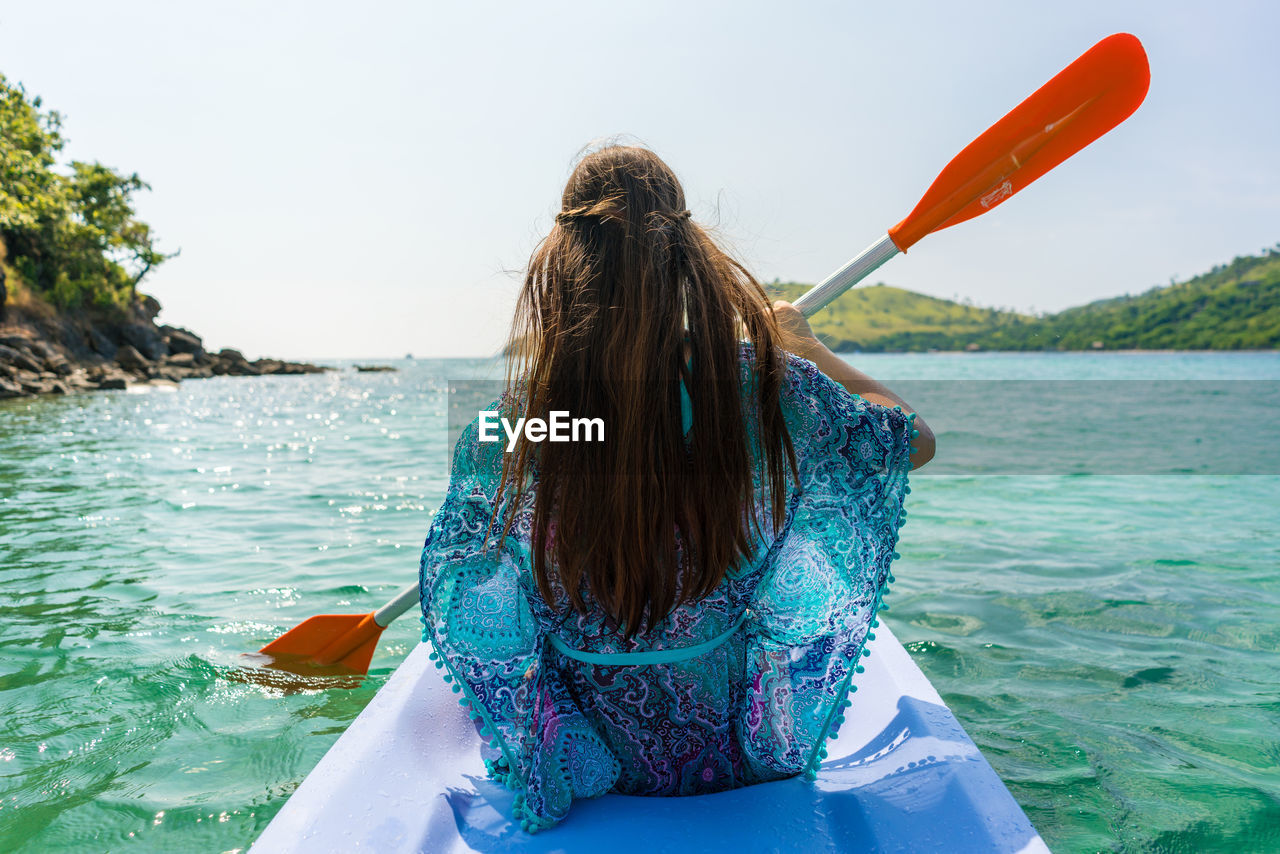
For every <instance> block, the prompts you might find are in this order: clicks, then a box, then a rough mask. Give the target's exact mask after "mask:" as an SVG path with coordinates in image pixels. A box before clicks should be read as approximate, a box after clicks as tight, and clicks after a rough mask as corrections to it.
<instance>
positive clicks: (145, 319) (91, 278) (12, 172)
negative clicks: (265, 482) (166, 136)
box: [0, 75, 326, 398]
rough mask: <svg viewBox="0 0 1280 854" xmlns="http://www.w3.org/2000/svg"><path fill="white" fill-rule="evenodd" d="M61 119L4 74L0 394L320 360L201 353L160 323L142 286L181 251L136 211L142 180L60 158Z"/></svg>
mask: <svg viewBox="0 0 1280 854" xmlns="http://www.w3.org/2000/svg"><path fill="white" fill-rule="evenodd" d="M61 127H62V117H61V116H60V115H59V114H58V113H56V112H53V111H44V110H42V109H41V103H40V99H39V98H31V97H28V95H27V93H26V91H25V90H24V89H23V87H22V86H21V85H20V84H18V85H15V84H11V83H9V82H8V81H7V80H6V79H5V78H4V76H3V75H0V398H4V397H20V396H24V395H31V394H66V393H68V392H71V391H80V390H88V389H95V388H100V389H122V388H125V387H127V386H128V385H129V384H130V383H149V382H176V381H178V380H182V379H187V378H192V377H211V376H216V375H222V374H236V375H250V376H257V375H261V374H300V373H314V372H318V371H323V370H326V369H325V368H321V367H318V366H316V365H311V364H306V363H303V362H287V361H282V360H280V359H257V360H255V361H250V360H248V359H246V358H245V357H244V355H243V354H241V353H240V352H239V351H238V350H232V349H223V350H220V351H218V352H217V353H212V352H208V351H206V350H205V348H204V343H203V341H202V340H201V338H200V336H198V335H196V334H195V333H193V332H191V331H190V330H188V329H181V328H179V327H174V326H166V325H161V324H157V323H156V322H155V318H156V315H157V314H159V312H160V303H159V302H157V301H156V300H155V298H153V297H150V296H147V295H146V294H143V293H140V292H139V291H138V286H139V285H140V284H141V283H142V281H143V280H144V279H145V278H146V276H147V275H148V274H149V273H151V272H152V271H154V270H155V269H156V268H157V267H159V266H160V265H161V264H163V263H164V262H165V261H167V260H169V259H170V258H172V257H174V256H175V255H177V254H178V253H177V252H176V251H175V252H172V253H165V252H162V251H161V250H160V249H159V248H158V247H157V246H156V240H155V237H154V236H153V235H152V233H151V227H150V226H149V225H147V224H146V223H145V222H142V221H141V220H139V219H138V218H137V216H136V215H135V213H134V203H133V197H134V195H135V194H136V193H138V192H140V191H142V190H145V189H148V187H147V184H146V183H145V182H143V181H142V179H141V178H139V177H138V175H137V174H136V173H135V174H129V175H126V174H123V173H121V172H117V171H115V170H114V169H111V168H110V167H107V166H104V165H102V164H101V163H86V162H83V161H78V160H76V161H72V162H71V163H70V164H69V167H68V168H66V169H61V170H60V169H57V168H55V165H56V157H57V153H58V152H59V151H61V150H62V147H63V143H64V140H63V137H62V133H61Z"/></svg>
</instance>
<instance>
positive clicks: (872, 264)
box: [261, 33, 1151, 675]
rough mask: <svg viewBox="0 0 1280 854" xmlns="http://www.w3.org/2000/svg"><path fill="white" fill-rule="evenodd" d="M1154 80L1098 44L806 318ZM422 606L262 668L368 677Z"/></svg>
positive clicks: (1085, 140)
mask: <svg viewBox="0 0 1280 854" xmlns="http://www.w3.org/2000/svg"><path fill="white" fill-rule="evenodd" d="M1150 80H1151V73H1150V70H1149V69H1148V67H1147V56H1146V53H1144V52H1143V50H1142V44H1141V43H1140V42H1139V41H1138V40H1137V38H1135V37H1134V36H1131V35H1128V34H1126V33H1119V34H1116V35H1113V36H1108V37H1107V38H1105V39H1103V40H1102V41H1100V42H1098V43H1097V44H1096V45H1094V46H1093V47H1092V48H1090V49H1089V50H1088V52H1086V53H1085V54H1084V55H1083V56H1081V57H1080V58H1079V59H1077V60H1076V61H1075V62H1073V63H1071V64H1070V65H1068V66H1067V67H1066V68H1064V69H1063V70H1062V71H1061V72H1060V73H1059V74H1058V76H1056V77H1054V78H1053V79H1052V80H1050V81H1049V82H1048V83H1046V84H1044V85H1043V86H1041V87H1040V88H1039V89H1037V90H1036V91H1035V92H1033V93H1032V94H1031V97H1029V98H1027V99H1026V100H1025V101H1023V102H1022V103H1021V104H1019V105H1018V106H1017V107H1014V108H1013V110H1012V111H1011V112H1010V113H1009V114H1008V115H1006V116H1005V117H1004V118H1002V119H1001V120H1000V121H998V122H996V123H995V124H994V125H992V126H991V127H990V128H989V129H988V130H987V131H986V133H984V134H982V136H980V137H978V138H977V139H975V140H974V141H973V142H971V143H969V145H968V146H967V147H966V148H965V149H964V151H961V152H960V153H959V154H957V155H956V156H955V159H953V160H952V161H951V162H950V163H948V164H947V168H945V169H943V170H942V172H941V174H939V175H938V177H937V178H936V179H934V182H933V186H931V187H930V188H929V190H928V192H926V193H925V194H924V197H923V198H922V199H920V203H919V204H917V205H916V207H915V210H913V211H912V212H911V213H910V214H908V215H907V218H906V219H904V220H903V221H902V222H900V223H898V224H897V225H895V226H894V227H893V228H891V229H889V233H888V234H887V235H885V236H884V237H882V238H881V239H880V240H879V241H877V242H876V243H874V244H872V245H871V246H870V247H869V248H868V249H867V250H866V251H864V252H863V253H862V254H861V255H859V256H858V257H856V258H854V259H853V260H852V261H850V262H849V263H848V264H846V265H845V266H844V267H842V268H840V269H839V270H838V271H836V272H835V273H833V274H832V275H831V276H829V277H827V279H826V280H825V281H823V282H822V284H820V285H818V286H817V287H815V288H814V289H813V290H811V291H809V292H808V293H806V294H805V295H804V296H802V297H800V299H798V300H796V303H795V305H796V308H798V309H800V310H801V311H803V312H804V314H805V315H806V316H811V315H812V314H814V312H816V311H818V310H819V309H821V308H822V307H823V306H825V305H827V304H828V303H830V302H831V301H832V300H833V299H835V298H836V297H838V296H840V294H842V293H844V292H845V291H846V290H848V289H849V288H850V287H852V286H853V285H855V284H856V283H858V282H859V281H861V280H862V279H863V278H865V277H866V276H867V275H868V274H870V273H871V272H872V271H873V270H875V269H876V268H877V267H879V266H880V265H881V264H883V263H884V262H885V261H887V260H889V259H890V258H892V257H893V256H894V255H896V254H898V252H906V251H907V249H908V248H910V247H911V246H912V245H914V244H915V243H916V241H918V240H920V238H922V237H924V236H925V235H927V234H932V233H933V232H935V231H938V230H940V229H943V228H946V227H948V226H951V225H955V224H956V223H958V222H964V221H965V220H966V219H972V218H973V217H975V216H978V215H979V214H983V213H986V212H987V211H989V210H991V209H992V208H994V207H995V206H996V205H998V204H1000V203H1001V202H1003V201H1004V200H1005V199H1007V198H1009V197H1010V196H1012V195H1013V194H1014V193H1017V192H1018V191H1019V190H1021V189H1022V188H1023V187H1025V186H1027V185H1028V184H1030V183H1031V182H1032V181H1034V180H1035V179H1037V178H1039V177H1040V176H1041V175H1043V174H1044V173H1046V172H1048V171H1049V170H1050V169H1052V168H1053V167H1055V166H1057V165H1058V164H1059V163H1061V162H1062V161H1064V160H1066V159H1067V158H1068V157H1070V156H1071V155H1073V154H1075V153H1076V152H1077V151H1079V150H1080V149H1082V148H1084V147H1085V146H1086V145H1088V144H1089V143H1091V142H1093V141H1094V140H1095V139H1097V138H1098V137H1100V136H1102V135H1103V134H1104V133H1106V132H1107V131H1109V130H1111V129H1112V128H1113V127H1115V126H1116V125H1118V124H1120V122H1122V121H1124V120H1125V119H1126V118H1128V116H1129V115H1130V114H1131V113H1132V112H1133V111H1134V110H1136V109H1137V108H1138V105H1139V104H1141V103H1142V99H1143V98H1144V97H1145V96H1146V94H1147V86H1148V84H1149V83H1150ZM417 602H418V585H416V584H414V585H411V586H409V587H406V588H405V589H404V590H403V591H401V592H400V594H399V595H397V596H396V597H395V598H394V599H392V600H391V601H390V602H388V603H387V604H386V605H383V606H382V607H381V608H379V609H378V610H376V611H371V612H370V613H368V614H323V615H321V616H318V617H312V618H311V619H309V620H307V621H305V622H303V623H301V624H300V625H299V626H297V627H296V628H294V629H291V630H289V631H288V632H286V633H285V634H283V635H281V636H280V637H279V638H277V639H276V640H274V641H272V642H271V643H269V644H267V645H266V646H264V647H263V648H262V650H261V654H262V655H266V656H269V657H270V659H271V661H270V662H269V664H268V666H270V667H273V668H275V669H280V670H288V671H291V672H295V673H300V674H304V675H309V674H317V673H323V674H332V673H334V672H335V671H346V672H349V673H367V672H368V670H369V661H370V659H372V658H373V651H374V648H375V647H376V646H377V645H378V638H379V637H380V636H381V635H382V630H383V629H384V628H386V627H387V626H388V625H390V624H391V621H392V620H394V619H395V618H396V617H399V616H400V615H401V614H403V613H404V612H405V611H407V610H409V609H410V608H411V607H413V606H414V605H415V604H417Z"/></svg>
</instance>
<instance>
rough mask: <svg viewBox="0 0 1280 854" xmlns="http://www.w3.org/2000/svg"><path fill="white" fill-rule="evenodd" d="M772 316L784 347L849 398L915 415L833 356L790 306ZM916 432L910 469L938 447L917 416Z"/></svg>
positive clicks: (878, 384) (776, 307) (776, 308)
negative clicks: (862, 398) (824, 375)
mask: <svg viewBox="0 0 1280 854" xmlns="http://www.w3.org/2000/svg"><path fill="white" fill-rule="evenodd" d="M773 313H774V316H775V317H777V318H778V326H780V327H781V328H782V332H783V337H784V346H786V348H787V349H788V350H789V351H791V352H792V353H795V354H796V355H797V356H799V357H800V358H802V359H808V360H809V361H810V362H813V363H814V364H815V365H817V366H818V370H820V371H822V372H823V373H824V374H826V375H827V376H829V377H830V378H831V379H833V380H835V381H836V382H838V383H840V385H842V386H844V387H845V388H846V389H848V390H849V392H850V393H851V394H857V395H861V396H862V397H864V398H866V399H867V400H869V401H871V402H872V403H878V404H880V405H881V406H901V407H902V411H903V412H907V413H911V412H915V410H914V409H912V408H911V407H910V406H909V405H908V404H907V402H906V401H905V400H903V399H902V398H900V397H898V396H897V395H896V394H894V393H893V392H892V391H890V390H889V388H888V387H886V386H885V385H884V384H883V383H881V382H878V381H877V380H875V379H873V378H872V377H869V376H867V375H866V374H864V373H863V372H862V371H859V370H858V369H857V368H855V367H853V366H852V365H850V364H849V363H848V362H846V361H844V360H843V359H841V358H840V357H839V356H837V355H836V354H835V353H832V352H831V351H830V350H829V349H828V348H827V346H826V345H825V344H823V343H822V342H821V341H819V340H818V339H817V338H816V337H815V336H814V334H813V330H812V329H810V328H809V321H808V320H806V319H805V317H804V315H803V314H801V313H800V309H798V308H796V307H795V306H793V305H792V304H791V303H789V302H785V301H783V300H779V301H777V302H775V303H774V304H773ZM915 428H916V429H917V430H919V431H920V435H919V436H917V437H916V438H915V439H913V440H912V441H913V443H914V444H915V446H916V448H918V449H919V450H917V451H915V452H914V453H912V454H911V467H912V468H913V469H918V468H920V466H922V465H924V464H925V463H927V462H929V460H931V459H933V453H934V451H935V450H936V449H937V444H936V442H935V440H934V437H933V431H932V430H930V429H929V425H928V424H927V423H925V420H924V419H923V418H921V417H920V415H919V413H917V414H916V420H915Z"/></svg>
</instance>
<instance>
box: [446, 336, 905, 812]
mask: <svg viewBox="0 0 1280 854" xmlns="http://www.w3.org/2000/svg"><path fill="white" fill-rule="evenodd" d="M738 364H739V380H740V383H741V387H742V394H741V399H742V400H744V401H748V402H755V401H757V400H758V391H759V387H760V383H759V377H758V375H757V373H756V371H757V366H758V361H757V352H756V350H755V349H754V348H753V347H752V346H751V345H747V344H744V345H741V347H740V349H739V354H738ZM696 367H697V366H696V364H695V370H694V372H693V373H694V375H695V376H696V373H697V372H696ZM695 388H696V386H695ZM777 401H778V408H779V411H780V413H781V415H782V418H783V421H784V422H785V426H786V430H787V432H788V433H789V434H790V436H792V437H794V438H793V443H794V452H795V470H794V477H793V478H791V479H790V480H789V481H788V483H787V486H786V489H785V490H784V491H783V494H782V498H783V507H784V512H783V513H782V514H781V516H780V517H779V518H778V520H777V522H776V523H774V521H773V519H772V517H771V516H770V514H769V513H768V512H762V513H761V514H760V517H761V518H763V519H764V522H763V524H761V525H760V526H758V527H757V528H756V529H754V531H755V534H754V536H755V542H753V543H751V544H750V548H749V549H748V552H749V558H747V559H743V560H741V561H739V562H738V563H737V565H736V566H735V567H734V568H733V569H731V570H729V571H727V572H724V573H723V575H722V578H721V580H720V582H719V583H718V584H717V585H716V586H715V587H714V589H713V590H712V591H711V592H710V593H709V594H707V595H702V596H697V597H692V598H685V597H684V596H683V593H684V591H683V590H680V589H679V586H680V580H679V578H677V579H676V588H677V589H676V591H675V599H676V600H677V602H678V604H676V605H675V607H674V608H673V609H672V610H670V611H669V612H668V613H667V614H666V616H665V617H664V618H663V619H660V620H656V621H652V624H651V625H648V626H646V628H645V630H644V631H643V632H640V633H634V634H633V633H628V632H626V631H624V628H625V627H624V626H621V625H620V623H619V621H618V619H617V618H616V617H615V616H614V614H613V612H612V611H611V610H610V609H609V608H608V607H607V606H605V605H604V604H603V603H601V602H600V601H599V599H598V598H597V597H596V596H594V594H593V591H592V590H591V589H590V586H589V585H587V586H581V587H580V588H579V590H578V600H579V603H578V604H579V606H580V607H578V606H575V605H574V602H573V601H572V600H573V597H571V596H570V595H569V594H568V592H567V591H566V590H565V589H564V587H563V585H562V584H561V583H560V581H559V578H560V576H559V575H558V574H557V573H556V572H555V566H554V564H553V565H552V567H551V569H552V572H551V573H549V582H550V583H548V584H540V583H539V579H538V577H537V573H536V571H535V555H536V553H537V544H536V539H537V537H536V531H537V526H536V513H535V510H534V505H535V501H536V496H537V490H538V488H539V484H538V480H537V476H538V472H537V469H536V467H535V468H534V469H533V470H532V471H531V474H530V480H529V481H528V482H527V488H526V489H524V490H523V491H521V492H519V493H518V495H519V498H518V500H516V501H515V506H514V507H513V508H512V507H504V506H503V498H502V496H504V495H512V494H513V493H512V492H511V490H510V489H507V488H505V487H504V479H503V474H504V463H505V460H504V458H503V452H502V446H501V445H500V444H489V443H481V442H478V441H477V435H476V429H475V426H474V425H473V427H472V428H471V429H469V430H468V431H467V432H466V433H464V434H463V437H462V438H461V440H460V441H459V442H458V446H457V449H456V451H455V462H454V471H453V477H452V480H451V483H450V488H449V493H448V496H447V497H446V501H445V503H444V505H443V506H442V507H441V509H440V511H439V512H438V513H437V516H436V518H435V521H434V523H433V525H432V530H431V533H430V535H429V536H428V539H427V542H426V545H425V547H424V550H423V555H422V563H421V568H422V586H423V589H422V593H423V597H422V601H423V604H424V624H425V630H424V635H423V638H424V640H425V641H429V642H431V643H432V644H433V645H434V646H435V649H436V651H437V653H438V655H439V660H438V662H437V664H438V665H439V666H441V667H444V668H446V669H447V672H448V675H447V676H446V678H451V679H454V680H456V686H457V690H459V692H460V694H461V697H460V699H461V700H462V702H463V703H464V705H467V706H469V708H471V709H472V714H473V717H474V718H475V719H476V720H477V724H478V726H481V727H482V731H483V732H484V733H486V734H487V735H488V737H489V738H490V750H491V752H492V755H491V756H490V757H489V761H488V763H487V764H489V766H490V768H491V771H492V772H493V774H494V776H495V777H497V778H498V779H501V780H503V781H504V782H505V783H507V784H508V785H509V786H511V787H512V788H513V789H515V790H516V791H517V793H518V794H519V795H520V796H521V797H519V798H518V799H517V803H518V804H519V807H518V809H519V810H520V812H521V817H522V819H523V820H524V822H525V824H526V826H527V827H529V828H530V829H536V828H539V827H544V826H547V825H548V824H551V823H554V822H555V821H557V820H559V819H560V818H563V817H564V815H565V814H566V813H567V811H568V809H569V805H570V803H571V802H572V800H573V799H574V798H582V797H594V796H597V795H600V794H603V793H605V792H608V791H619V792H625V793H630V794H646V795H687V794H696V793H703V792H709V791H718V790H722V789H726V788H732V787H736V786H741V785H747V784H751V783H755V782H761V781H764V780H769V779H776V778H779V777H783V776H790V775H795V774H800V773H804V772H806V771H808V770H809V769H811V768H812V767H814V766H815V765H816V763H817V762H818V761H820V759H821V755H822V748H821V744H822V741H823V739H824V738H825V737H826V736H827V735H828V734H830V733H833V732H834V728H835V727H836V726H838V723H839V721H840V720H842V712H843V708H844V705H845V704H846V702H847V698H848V694H849V693H850V691H851V690H856V689H855V688H854V687H853V677H854V675H855V673H856V671H857V669H859V668H858V665H857V660H858V658H859V656H860V655H861V654H862V651H863V645H864V643H865V641H866V640H867V637H868V632H869V631H870V628H871V627H872V625H873V622H874V617H875V612H876V609H877V608H878V606H879V604H880V597H881V595H882V594H883V592H884V591H885V586H886V584H887V582H888V579H889V563H890V561H891V560H892V558H893V556H894V555H893V548H894V545H895V544H896V541H897V528H898V526H899V525H900V524H901V519H902V516H903V515H905V514H904V513H903V511H902V502H903V498H904V496H905V493H906V492H907V486H906V475H907V471H908V470H909V469H910V467H911V463H910V461H909V453H910V442H911V432H912V427H911V421H912V416H907V415H904V414H902V413H901V412H900V411H895V410H893V409H889V408H887V407H884V406H880V405H878V404H874V403H870V402H867V401H864V400H860V399H858V398H856V397H854V396H851V395H850V394H848V393H847V392H846V391H845V390H844V389H843V388H841V387H840V386H838V385H836V384H835V383H833V382H832V381H831V380H829V379H828V378H827V377H826V376H824V375H823V374H822V373H820V372H819V371H818V370H817V369H816V368H815V367H814V366H813V364H812V363H810V362H807V361H805V360H802V359H799V358H795V357H786V360H785V371H784V375H783V381H782V383H781V388H780V390H779V393H778V397H777ZM695 403H696V401H695ZM753 405H758V404H754V403H751V404H749V405H748V406H747V411H745V412H742V413H741V417H742V418H743V422H744V428H743V429H744V431H745V432H746V434H747V436H748V438H749V440H750V441H752V442H755V441H756V440H758V434H757V433H756V432H754V428H753V427H752V425H755V424H758V423H759V421H758V418H757V415H758V413H756V412H754V411H753V410H752V406H753ZM674 417H677V418H678V417H679V416H678V415H675V416H674ZM695 429H696V428H695ZM690 438H691V439H692V438H693V437H692V436H691V437H690ZM693 445H694V443H693V442H692V441H691V442H690V447H692V446H693ZM764 468H765V463H763V462H762V461H761V457H760V455H759V454H756V455H755V456H753V472H752V475H753V480H754V481H755V482H756V483H757V484H761V483H767V482H768V481H769V478H768V476H767V474H766V473H765V471H764ZM755 496H756V497H755V500H756V501H757V502H759V503H760V504H764V503H766V502H767V501H768V500H769V499H768V496H767V494H765V493H764V491H763V490H758V491H757V492H756V493H755ZM757 509H759V510H762V511H767V508H763V507H761V508H757ZM508 510H510V512H507V511H508ZM504 520H506V523H504ZM504 530H505V534H504V533H503V532H504ZM603 533H604V535H606V536H607V534H608V532H607V531H605V532H603ZM486 539H487V540H488V541H489V542H488V545H487V547H486V544H485V541H486ZM677 541H678V542H679V541H680V538H679V536H677ZM548 594H549V595H548Z"/></svg>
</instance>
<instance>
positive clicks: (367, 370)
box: [356, 365, 398, 374]
mask: <svg viewBox="0 0 1280 854" xmlns="http://www.w3.org/2000/svg"><path fill="white" fill-rule="evenodd" d="M356 370H357V371H359V372H360V373H362V374H372V373H377V372H379V371H395V370H398V368H394V367H392V366H391V365H356Z"/></svg>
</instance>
